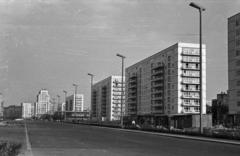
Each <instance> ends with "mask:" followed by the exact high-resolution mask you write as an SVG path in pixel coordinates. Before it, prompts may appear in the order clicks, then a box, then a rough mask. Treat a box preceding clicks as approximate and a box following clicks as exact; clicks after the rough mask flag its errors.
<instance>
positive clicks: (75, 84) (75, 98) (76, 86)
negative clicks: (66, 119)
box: [73, 84, 77, 123]
mask: <svg viewBox="0 0 240 156" xmlns="http://www.w3.org/2000/svg"><path fill="white" fill-rule="evenodd" d="M73 86H75V98H74V100H75V123H76V119H77V118H76V108H77V107H76V105H77V101H76V96H77V85H76V84H73Z"/></svg>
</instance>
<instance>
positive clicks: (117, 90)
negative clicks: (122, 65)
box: [113, 89, 122, 92]
mask: <svg viewBox="0 0 240 156" xmlns="http://www.w3.org/2000/svg"><path fill="white" fill-rule="evenodd" d="M113 91H114V92H122V90H121V89H113Z"/></svg>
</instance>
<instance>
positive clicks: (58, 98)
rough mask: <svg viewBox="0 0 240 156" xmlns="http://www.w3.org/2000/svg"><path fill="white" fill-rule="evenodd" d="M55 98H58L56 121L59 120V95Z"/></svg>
mask: <svg viewBox="0 0 240 156" xmlns="http://www.w3.org/2000/svg"><path fill="white" fill-rule="evenodd" d="M57 97H58V105H57V110H58V120H59V111H60V110H59V104H60V96H59V95H57Z"/></svg>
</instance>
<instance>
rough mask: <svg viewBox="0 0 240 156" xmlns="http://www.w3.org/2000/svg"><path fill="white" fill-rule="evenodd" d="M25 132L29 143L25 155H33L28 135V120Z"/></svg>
mask: <svg viewBox="0 0 240 156" xmlns="http://www.w3.org/2000/svg"><path fill="white" fill-rule="evenodd" d="M25 133H26V145H27V150H26V151H25V155H27V156H33V154H32V148H31V144H30V141H29V137H28V130H27V124H26V122H25Z"/></svg>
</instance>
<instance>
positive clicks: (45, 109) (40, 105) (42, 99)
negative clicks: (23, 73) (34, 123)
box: [36, 89, 51, 118]
mask: <svg viewBox="0 0 240 156" xmlns="http://www.w3.org/2000/svg"><path fill="white" fill-rule="evenodd" d="M50 113H51V103H50V95H49V94H48V91H47V90H45V89H44V90H41V91H40V92H39V95H37V102H36V116H37V117H38V118H39V117H41V116H42V115H43V114H50Z"/></svg>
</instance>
